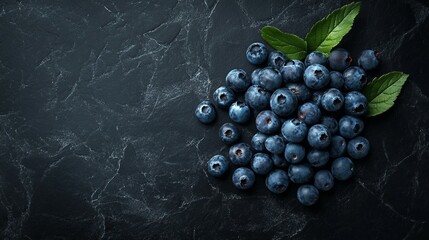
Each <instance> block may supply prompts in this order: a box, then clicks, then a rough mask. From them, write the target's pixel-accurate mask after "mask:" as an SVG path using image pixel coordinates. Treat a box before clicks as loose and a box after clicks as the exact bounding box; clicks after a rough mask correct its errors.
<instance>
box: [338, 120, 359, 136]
mask: <svg viewBox="0 0 429 240" xmlns="http://www.w3.org/2000/svg"><path fill="white" fill-rule="evenodd" d="M364 127H365V125H364V123H363V121H362V120H361V119H359V118H356V117H353V116H348V115H345V116H343V117H342V118H341V119H340V121H339V122H338V130H339V132H340V135H341V136H342V137H344V138H347V139H349V138H354V137H356V136H357V135H359V134H360V133H361V132H362V131H363V129H364Z"/></svg>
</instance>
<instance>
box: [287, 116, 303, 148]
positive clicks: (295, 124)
mask: <svg viewBox="0 0 429 240" xmlns="http://www.w3.org/2000/svg"><path fill="white" fill-rule="evenodd" d="M307 132H308V128H307V124H305V123H304V122H303V121H301V120H300V119H298V118H292V119H289V120H286V122H284V123H283V125H282V135H283V137H284V138H285V139H286V141H289V142H294V143H299V142H302V141H303V140H304V139H305V137H307Z"/></svg>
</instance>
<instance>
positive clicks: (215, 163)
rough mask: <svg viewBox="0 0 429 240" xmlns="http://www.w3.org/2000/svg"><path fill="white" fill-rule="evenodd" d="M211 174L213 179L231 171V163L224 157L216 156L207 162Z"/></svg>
mask: <svg viewBox="0 0 429 240" xmlns="http://www.w3.org/2000/svg"><path fill="white" fill-rule="evenodd" d="M207 169H208V171H209V174H210V175H212V176H213V177H220V176H222V175H224V174H225V173H226V171H228V169H229V161H228V159H226V157H224V156H222V155H215V156H213V157H212V158H210V160H209V161H208V162H207Z"/></svg>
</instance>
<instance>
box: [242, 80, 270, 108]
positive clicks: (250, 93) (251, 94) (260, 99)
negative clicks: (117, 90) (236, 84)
mask: <svg viewBox="0 0 429 240" xmlns="http://www.w3.org/2000/svg"><path fill="white" fill-rule="evenodd" d="M270 97H271V93H270V92H268V91H265V90H264V89H263V88H261V87H259V86H257V85H253V86H250V87H249V88H248V89H247V91H246V94H245V95H244V99H245V100H246V103H247V105H249V106H250V107H251V108H253V109H255V110H257V111H262V110H265V109H268V108H269V107H270Z"/></svg>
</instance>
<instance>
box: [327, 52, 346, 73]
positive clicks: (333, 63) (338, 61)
mask: <svg viewBox="0 0 429 240" xmlns="http://www.w3.org/2000/svg"><path fill="white" fill-rule="evenodd" d="M328 61H329V66H330V67H331V68H332V69H333V70H335V71H344V69H346V68H348V67H349V66H350V63H352V57H351V56H350V53H349V52H348V51H347V50H345V49H344V48H337V49H334V50H332V51H331V54H329V57H328Z"/></svg>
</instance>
